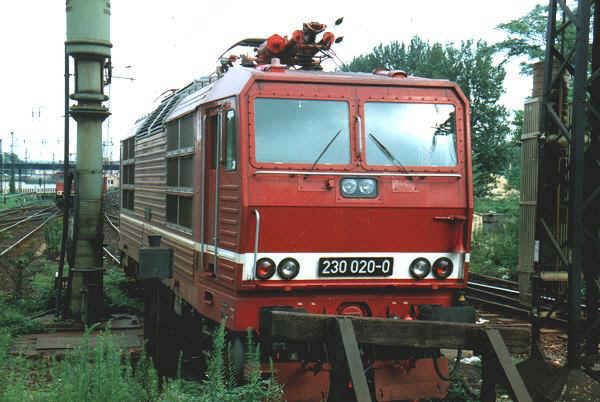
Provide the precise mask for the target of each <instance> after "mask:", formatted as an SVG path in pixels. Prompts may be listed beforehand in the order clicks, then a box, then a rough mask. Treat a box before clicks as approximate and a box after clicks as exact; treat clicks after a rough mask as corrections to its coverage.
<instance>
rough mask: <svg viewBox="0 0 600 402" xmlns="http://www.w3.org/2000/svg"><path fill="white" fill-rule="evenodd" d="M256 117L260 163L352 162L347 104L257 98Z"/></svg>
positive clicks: (255, 131) (327, 163)
mask: <svg viewBox="0 0 600 402" xmlns="http://www.w3.org/2000/svg"><path fill="white" fill-rule="evenodd" d="M254 114H255V120H254V121H255V127H254V133H255V136H254V139H255V145H256V147H255V149H256V161H257V162H266V163H298V164H310V165H313V164H318V165H323V164H326V165H345V164H348V163H350V121H349V107H348V103H347V102H345V101H322V100H306V99H271V98H258V99H256V101H255V103H254Z"/></svg>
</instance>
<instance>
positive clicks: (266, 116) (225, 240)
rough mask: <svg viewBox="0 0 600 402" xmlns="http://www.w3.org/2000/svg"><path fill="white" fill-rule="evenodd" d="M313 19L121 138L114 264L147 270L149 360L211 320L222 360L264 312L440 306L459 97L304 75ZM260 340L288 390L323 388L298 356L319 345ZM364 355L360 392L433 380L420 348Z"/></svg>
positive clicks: (386, 79)
mask: <svg viewBox="0 0 600 402" xmlns="http://www.w3.org/2000/svg"><path fill="white" fill-rule="evenodd" d="M323 28H324V27H323V26H322V25H320V24H316V23H309V24H305V26H304V30H303V31H296V32H294V35H293V36H292V39H290V40H288V39H286V38H282V37H279V36H277V35H274V36H272V37H271V38H269V39H268V40H267V41H265V42H264V43H263V44H262V45H261V46H260V47H259V48H258V58H257V59H256V60H255V61H254V64H256V65H255V66H249V64H250V63H251V62H252V60H250V61H249V60H248V59H245V60H243V62H242V64H243V65H245V66H238V67H232V68H227V67H228V66H227V64H229V62H230V61H231V59H228V60H227V61H225V62H224V63H223V65H224V66H225V68H224V70H227V71H226V72H224V73H222V74H219V75H218V76H217V77H215V78H214V79H206V80H198V81H195V82H193V83H192V84H190V85H189V86H188V87H186V88H184V89H182V90H180V91H178V92H175V93H173V94H171V95H170V96H168V97H167V98H166V99H164V100H163V101H162V102H161V104H160V105H159V107H158V108H157V109H156V110H154V111H153V112H152V113H151V114H150V115H148V116H146V117H145V118H143V119H141V120H140V121H138V123H137V124H136V127H135V130H134V135H133V136H131V137H129V138H128V139H126V140H124V141H123V143H122V172H121V178H122V186H121V187H122V210H121V219H120V222H121V238H120V248H121V251H122V253H123V257H124V258H122V261H123V263H124V265H125V269H126V271H127V272H130V273H137V274H138V275H139V277H141V278H160V279H158V280H154V281H152V280H148V281H146V285H147V289H148V292H147V298H146V317H145V327H146V335H147V337H148V342H149V343H148V345H149V348H150V349H151V351H152V352H153V353H154V354H155V356H156V358H157V360H158V363H159V364H160V363H161V362H162V364H163V365H164V366H166V367H173V366H174V364H175V362H176V359H177V356H178V353H177V351H178V350H182V351H183V353H184V359H183V360H184V362H187V361H192V360H193V356H195V355H199V354H200V351H201V350H202V349H203V348H206V345H207V342H208V340H207V339H205V338H203V333H204V332H203V328H205V327H206V325H207V324H208V323H213V324H218V323H219V322H221V321H223V320H224V322H225V325H226V328H227V330H228V334H229V336H230V340H231V341H232V343H233V351H234V356H236V354H238V355H239V354H240V353H242V352H241V350H243V347H242V345H243V344H244V341H243V339H242V338H243V336H244V334H245V333H246V330H247V329H248V328H252V329H253V331H254V332H255V334H256V335H257V337H258V339H259V340H260V339H261V321H260V318H261V314H262V313H264V311H268V310H269V309H277V308H286V309H296V310H298V311H303V312H306V313H317V314H336V315H360V316H372V317H388V318H390V319H418V318H423V317H422V313H423V311H425V307H426V306H438V307H439V308H440V309H441V310H440V311H441V313H439V314H438V319H440V318H439V317H443V316H444V312H446V313H448V314H447V316H448V317H456V316H457V315H456V314H453V313H452V310H453V306H455V305H456V304H457V296H458V294H459V293H460V290H461V289H464V288H465V286H466V281H467V270H468V263H469V251H470V232H471V230H470V228H471V217H472V206H473V202H472V173H471V144H470V128H469V104H468V101H467V99H466V98H465V96H464V95H463V93H462V92H461V91H460V89H459V88H458V86H457V85H456V84H454V83H452V82H449V81H446V80H433V79H424V78H418V77H411V76H407V75H406V74H404V73H402V72H392V71H383V70H381V71H376V72H374V73H373V74H362V73H361V74H359V73H341V72H323V71H320V69H318V64H317V63H316V62H315V59H314V58H313V56H314V55H315V54H316V53H317V52H318V51H320V50H321V51H322V50H323V49H328V48H329V46H330V45H331V43H332V42H333V35H331V34H328V33H325V34H324V35H323V39H321V41H320V42H318V41H317V40H316V39H315V36H314V35H313V36H311V35H312V34H313V33H316V34H318V33H320V32H321V31H322V30H323ZM316 34H315V35H316ZM274 57H279V58H280V59H279V60H278V59H274ZM267 63H268V64H267ZM282 63H284V64H290V65H291V64H294V65H296V66H301V67H303V68H300V69H289V68H287V67H286V66H285V65H284V64H282ZM158 242H160V247H157V246H158V245H159V244H158ZM163 251H164V252H163ZM170 266H172V269H166V268H167V267H170ZM459 315H460V314H459ZM165 341H166V342H165ZM264 349H265V350H269V351H271V352H272V354H271V355H270V357H272V358H273V359H274V363H275V368H276V370H277V372H278V380H279V381H280V382H281V383H282V384H284V387H285V390H286V399H287V400H289V401H294V400H306V401H308V400H321V399H322V398H323V397H325V396H326V395H327V390H328V387H329V373H328V371H327V370H325V369H322V370H321V371H319V370H318V369H315V365H311V364H307V362H323V361H326V356H325V353H326V352H325V351H324V350H323V348H320V347H319V345H312V346H311V347H307V345H293V344H286V345H282V344H280V343H278V344H277V345H265V348H264ZM190 356H191V357H190ZM188 357H190V358H188ZM363 359H364V361H365V364H368V365H369V367H370V368H371V369H372V370H371V372H370V374H369V378H370V386H371V388H372V392H373V395H376V398H377V400H391V399H416V398H431V397H437V398H439V397H442V396H443V395H444V394H445V392H446V390H447V387H448V383H447V382H445V381H443V380H442V378H440V376H438V375H436V373H435V372H434V368H433V365H432V363H431V362H432V359H431V356H428V355H426V354H422V353H421V352H415V351H406V350H386V351H384V353H381V351H379V352H377V351H375V352H374V351H373V350H372V349H368V350H367V349H365V351H364V354H363ZM399 362H400V363H399ZM325 366H326V365H325ZM318 367H322V365H319V366H318ZM365 367H367V366H365ZM438 371H439V370H438ZM396 384H404V385H402V386H403V387H404V388H402V386H398V385H396ZM406 384H412V386H411V387H409V388H410V389H409V390H407V389H408V388H406ZM403 389H404V390H406V391H403Z"/></svg>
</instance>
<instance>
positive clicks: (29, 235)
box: [0, 213, 56, 257]
mask: <svg viewBox="0 0 600 402" xmlns="http://www.w3.org/2000/svg"><path fill="white" fill-rule="evenodd" d="M55 216H56V213H53V214H52V215H50V216H49V217H48V218H46V220H45V221H44V222H42V223H41V224H40V225H39V226H37V227H36V228H35V229H33V230H32V231H31V232H29V233H27V234H26V235H25V236H23V237H21V238H20V239H19V240H17V241H16V242H14V243H13V244H11V245H10V246H8V247H7V248H5V249H4V250H2V252H0V257H2V256H3V255H5V254H7V253H8V252H9V251H11V250H12V249H14V248H15V247H17V246H18V245H20V244H22V243H23V242H24V241H26V240H27V239H29V238H30V237H31V236H33V235H34V234H35V233H36V232H38V231H39V230H40V229H41V228H43V227H44V226H46V224H47V223H48V222H50V221H51V220H52V218H54V217H55Z"/></svg>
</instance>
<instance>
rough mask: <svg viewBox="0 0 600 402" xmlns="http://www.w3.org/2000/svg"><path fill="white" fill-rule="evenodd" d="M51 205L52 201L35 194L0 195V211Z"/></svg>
mask: <svg viewBox="0 0 600 402" xmlns="http://www.w3.org/2000/svg"><path fill="white" fill-rule="evenodd" d="M45 203H47V204H48V205H51V204H52V201H49V200H47V199H44V198H42V196H40V195H38V194H36V193H23V194H5V195H3V194H0V211H1V210H3V209H10V208H18V207H23V206H27V205H33V204H35V205H39V204H45Z"/></svg>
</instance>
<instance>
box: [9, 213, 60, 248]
mask: <svg viewBox="0 0 600 402" xmlns="http://www.w3.org/2000/svg"><path fill="white" fill-rule="evenodd" d="M57 214H58V211H57V210H56V208H55V207H49V206H42V207H40V206H36V207H24V208H14V209H11V210H7V211H3V212H2V213H0V221H1V222H2V224H3V226H2V227H1V228H0V257H2V256H5V255H7V254H9V253H10V252H11V251H13V250H15V249H16V248H17V247H18V246H20V245H22V244H23V243H25V242H26V241H27V240H29V239H30V238H31V237H32V236H33V235H34V234H36V233H37V232H38V231H40V230H41V229H42V228H43V227H44V226H46V224H48V222H50V221H51V220H52V219H53V218H54V217H55V216H57ZM40 222H41V223H40Z"/></svg>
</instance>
